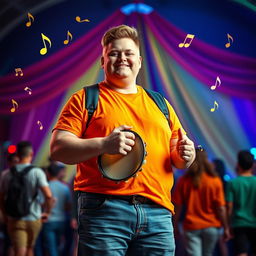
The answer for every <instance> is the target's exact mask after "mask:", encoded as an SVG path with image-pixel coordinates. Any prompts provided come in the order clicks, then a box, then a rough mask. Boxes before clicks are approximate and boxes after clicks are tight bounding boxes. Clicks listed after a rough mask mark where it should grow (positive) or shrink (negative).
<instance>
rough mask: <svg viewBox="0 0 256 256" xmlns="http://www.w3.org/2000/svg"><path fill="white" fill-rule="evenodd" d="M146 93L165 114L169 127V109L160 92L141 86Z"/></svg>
mask: <svg viewBox="0 0 256 256" xmlns="http://www.w3.org/2000/svg"><path fill="white" fill-rule="evenodd" d="M143 89H144V90H145V91H146V93H147V94H148V95H149V96H150V98H151V99H152V100H153V101H154V102H155V103H156V105H157V106H158V108H159V109H160V110H161V112H162V113H163V114H164V115H165V117H166V119H167V121H168V124H169V126H170V127H171V123H170V116H169V109H168V107H167V104H166V101H165V99H164V97H163V95H162V94H160V93H159V92H155V91H152V90H150V89H146V88H143Z"/></svg>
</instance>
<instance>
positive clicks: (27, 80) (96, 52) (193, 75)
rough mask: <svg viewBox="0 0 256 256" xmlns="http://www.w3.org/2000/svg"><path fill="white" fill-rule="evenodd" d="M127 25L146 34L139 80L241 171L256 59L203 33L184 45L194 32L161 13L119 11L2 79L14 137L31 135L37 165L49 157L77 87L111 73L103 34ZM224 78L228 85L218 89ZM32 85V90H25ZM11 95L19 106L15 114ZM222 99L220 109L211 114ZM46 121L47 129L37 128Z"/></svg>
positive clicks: (251, 118)
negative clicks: (103, 64)
mask: <svg viewBox="0 0 256 256" xmlns="http://www.w3.org/2000/svg"><path fill="white" fill-rule="evenodd" d="M123 23H124V24H128V25H133V26H135V27H137V28H138V29H139V31H140V34H141V53H142V57H143V67H142V70H141V72H140V75H139V77H138V83H139V84H141V85H143V86H145V87H148V88H153V89H154V90H157V91H159V92H162V93H163V94H164V95H165V97H166V98H168V100H170V102H171V103H172V105H173V106H174V108H175V109H176V112H177V113H178V115H179V117H180V119H181V120H182V123H183V125H184V127H185V129H186V130H187V132H188V134H189V136H190V137H192V138H193V140H194V141H195V142H196V144H197V145H198V144H200V145H202V146H203V147H205V148H206V149H207V151H208V152H209V154H210V155H211V156H212V157H220V158H222V159H224V160H225V161H226V163H227V166H228V167H229V169H233V167H234V164H235V158H236V152H237V151H238V150H240V149H248V148H250V147H252V146H255V144H256V141H255V138H256V131H255V129H253V127H254V125H255V123H256V120H255V115H254V113H255V110H256V103H255V99H256V89H255V84H256V73H255V69H256V59H253V58H248V57H244V56H240V55H237V54H234V53H230V52H227V51H226V50H225V47H223V49H217V48H216V47H214V46H211V45H209V44H206V43H204V42H202V41H200V39H199V38H197V37H196V35H195V38H194V40H193V42H192V43H191V46H190V47H188V48H179V47H178V45H179V43H181V42H183V41H184V39H185V37H186V33H185V32H183V31H181V30H179V29H178V28H177V27H175V26H173V25H172V24H170V23H169V22H168V21H166V20H165V19H163V18H162V17H161V16H160V15H159V14H157V12H155V11H153V12H151V13H150V14H147V15H145V14H138V13H132V14H131V15H129V16H126V15H124V14H123V13H122V12H121V11H117V12H115V13H114V14H112V15H111V16H110V17H109V18H107V19H106V20H104V21H103V22H102V23H101V24H99V25H98V26H97V27H96V28H94V29H93V30H91V31H90V32H89V33H87V34H86V35H84V36H83V37H81V38H80V39H78V40H77V41H76V42H73V43H71V44H70V45H68V46H67V47H65V48H64V49H62V50H60V51H59V52H57V53H55V54H53V55H51V56H50V57H47V54H46V56H45V59H44V60H43V61H40V62H39V63H36V64H34V65H32V66H30V67H28V68H26V69H24V70H23V73H24V76H22V77H20V76H17V77H16V76H15V75H14V74H9V75H7V76H5V77H3V78H1V79H0V84H1V87H0V95H1V96H0V114H4V115H7V114H8V115H13V116H12V124H11V131H10V138H9V140H10V141H12V142H14V143H16V142H18V141H19V140H24V139H29V140H31V141H32V143H33V145H34V147H35V149H36V163H37V164H43V163H44V161H45V160H46V159H47V157H48V154H49V140H50V132H51V129H52V127H53V125H54V123H55V121H56V118H57V116H58V114H59V111H60V109H61V107H62V106H63V104H64V102H65V101H66V100H67V98H68V97H69V96H70V95H71V94H72V93H73V92H74V91H76V90H79V89H80V88H82V87H83V86H84V85H86V84H92V83H94V82H97V81H100V80H102V79H103V72H102V71H101V69H100V64H99V63H100V62H99V60H100V56H101V46H100V39H101V37H102V35H103V33H104V32H105V31H106V30H107V29H108V28H109V27H112V26H115V25H119V24H123ZM188 33H189V31H188ZM224 45H225V42H223V46H224ZM217 76H219V77H220V79H221V82H222V83H221V86H219V87H217V89H216V90H215V91H211V90H210V86H211V85H213V84H214V83H215V80H216V77H217ZM28 84H29V87H30V88H31V90H32V95H29V94H27V93H26V92H24V88H25V87H26V86H27V85H28ZM11 99H14V100H15V101H16V102H17V103H18V104H19V107H18V108H17V109H16V111H15V112H13V113H11V112H10V108H11V107H12V105H11ZM214 101H216V102H218V104H219V109H217V110H216V111H215V112H210V108H212V107H213V103H214ZM152 118H153V117H152ZM38 120H40V122H41V123H42V124H43V126H44V129H42V130H39V129H36V128H37V121H38ZM17 127H19V128H18V129H17Z"/></svg>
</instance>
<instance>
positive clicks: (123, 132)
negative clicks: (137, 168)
mask: <svg viewBox="0 0 256 256" xmlns="http://www.w3.org/2000/svg"><path fill="white" fill-rule="evenodd" d="M131 128H132V126H128V125H121V126H119V127H116V128H115V129H114V130H113V131H112V133H111V134H110V135H109V136H108V137H107V139H106V144H105V147H106V153H108V154H122V155H127V154H128V153H129V152H130V151H131V150H132V147H133V146H134V144H135V135H134V133H132V132H129V130H130V129H131Z"/></svg>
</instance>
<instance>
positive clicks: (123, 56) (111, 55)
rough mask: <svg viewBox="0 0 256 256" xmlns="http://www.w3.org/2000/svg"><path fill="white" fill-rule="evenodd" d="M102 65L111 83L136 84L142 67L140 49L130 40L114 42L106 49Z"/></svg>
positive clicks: (123, 39)
mask: <svg viewBox="0 0 256 256" xmlns="http://www.w3.org/2000/svg"><path fill="white" fill-rule="evenodd" d="M101 64H102V67H103V69H104V71H105V75H106V78H107V79H108V80H109V81H111V82H114V83H115V81H116V80H122V79H128V80H129V79H130V80H131V82H134V81H135V80H136V77H137V75H138V72H139V69H140V67H141V56H140V52H139V48H138V46H137V45H136V44H135V43H134V41H133V40H132V39H130V38H122V39H117V40H114V41H113V42H111V43H109V44H108V45H107V46H106V47H104V49H103V56H102V58H101Z"/></svg>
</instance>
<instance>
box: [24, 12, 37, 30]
mask: <svg viewBox="0 0 256 256" xmlns="http://www.w3.org/2000/svg"><path fill="white" fill-rule="evenodd" d="M34 20H35V18H34V17H33V15H32V14H31V13H29V12H28V22H27V23H26V26H27V27H30V26H31V24H32V21H34Z"/></svg>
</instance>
